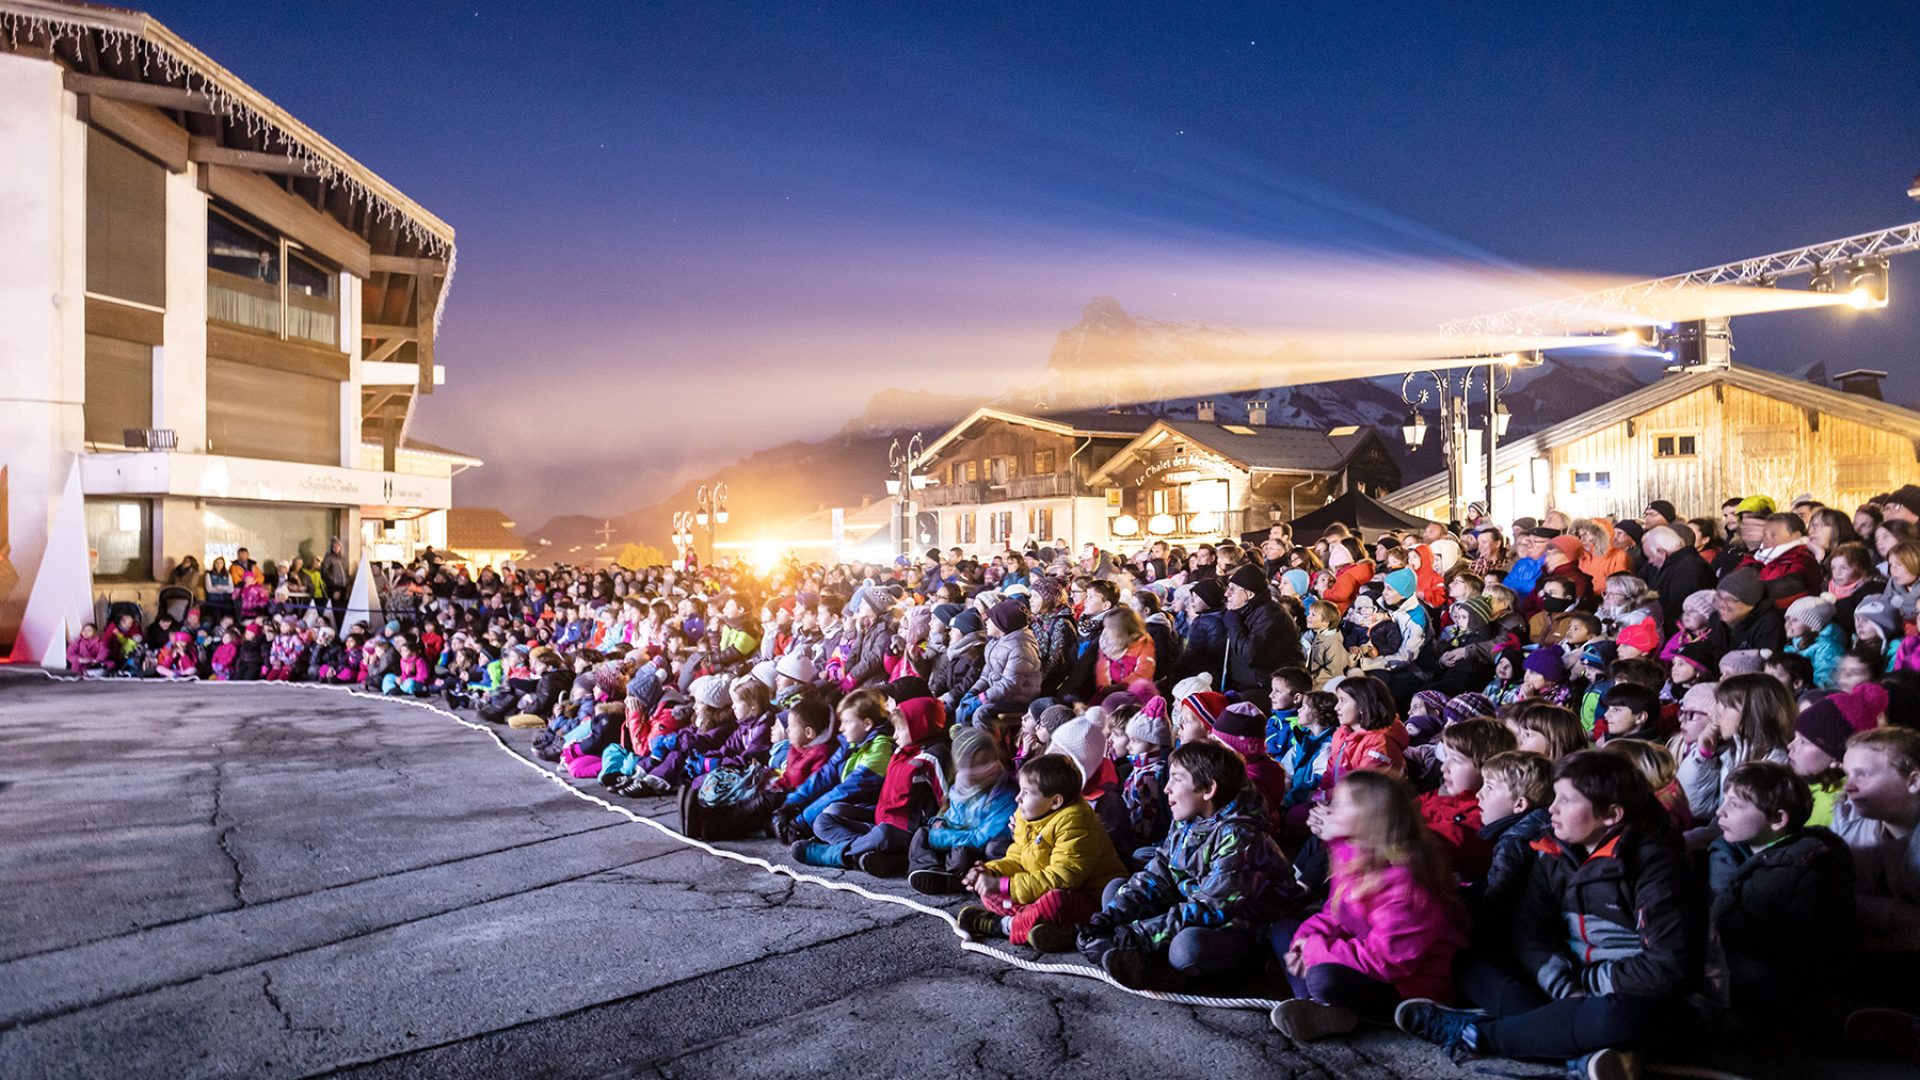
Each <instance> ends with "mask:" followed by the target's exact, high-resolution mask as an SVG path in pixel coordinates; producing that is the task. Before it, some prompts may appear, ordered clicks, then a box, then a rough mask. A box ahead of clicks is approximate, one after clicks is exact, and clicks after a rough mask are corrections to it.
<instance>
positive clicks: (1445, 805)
mask: <svg viewBox="0 0 1920 1080" xmlns="http://www.w3.org/2000/svg"><path fill="white" fill-rule="evenodd" d="M1516 747H1517V744H1516V742H1515V740H1514V737H1513V732H1511V731H1508V730H1507V728H1506V725H1504V724H1502V723H1501V722H1500V721H1498V720H1495V719H1493V718H1492V717H1487V716H1478V717H1474V718H1473V719H1471V720H1462V721H1460V722H1459V723H1457V724H1454V725H1453V726H1451V727H1448V728H1445V729H1443V730H1442V731H1441V732H1440V790H1438V791H1431V792H1428V793H1427V794H1425V795H1422V796H1420V798H1419V800H1418V807H1419V811H1420V819H1421V820H1422V821H1424V822H1426V825H1427V830H1428V831H1429V832H1431V833H1433V835H1434V837H1435V838H1436V839H1438V840H1439V841H1440V846H1441V849H1442V850H1443V851H1444V852H1445V853H1446V856H1447V864H1448V865H1449V866H1450V867H1452V869H1453V871H1454V873H1456V874H1458V875H1460V877H1461V878H1462V879H1463V880H1467V881H1473V880H1476V879H1478V878H1480V877H1482V876H1484V875H1485V874H1486V871H1487V862H1488V860H1489V859H1491V858H1492V857H1493V851H1492V849H1491V848H1490V847H1489V846H1488V845H1487V844H1486V843H1485V842H1484V841H1482V840H1481V839H1480V827H1481V826H1482V825H1483V824H1484V822H1483V821H1482V819H1481V816H1480V785H1481V783H1482V782H1483V780H1484V777H1483V775H1482V773H1481V769H1482V767H1484V766H1485V765H1486V763H1487V759H1488V758H1491V757H1493V756H1494V755H1495V754H1504V753H1507V752H1509V751H1512V750H1514V749H1516Z"/></svg>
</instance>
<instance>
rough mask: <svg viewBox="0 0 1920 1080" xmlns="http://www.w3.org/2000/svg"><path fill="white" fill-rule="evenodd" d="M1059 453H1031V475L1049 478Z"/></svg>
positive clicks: (1037, 451)
mask: <svg viewBox="0 0 1920 1080" xmlns="http://www.w3.org/2000/svg"><path fill="white" fill-rule="evenodd" d="M1059 459H1060V458H1059V453H1058V452H1057V451H1054V450H1035V451H1034V452H1033V475H1035V476H1051V475H1052V474H1053V470H1054V469H1055V468H1056V467H1057V463H1058V461H1059Z"/></svg>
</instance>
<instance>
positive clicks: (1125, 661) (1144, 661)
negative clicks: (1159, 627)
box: [1093, 636, 1158, 690]
mask: <svg viewBox="0 0 1920 1080" xmlns="http://www.w3.org/2000/svg"><path fill="white" fill-rule="evenodd" d="M1098 644H1099V643H1098V642H1095V647H1098ZM1154 653H1155V649H1154V644H1153V638H1152V637H1151V636H1148V637H1139V638H1135V639H1134V640H1133V641H1132V643H1130V644H1129V645H1128V646H1127V651H1125V652H1123V653H1121V654H1120V655H1119V656H1108V655H1107V654H1106V650H1104V649H1102V650H1101V652H1100V656H1099V659H1097V660H1095V661H1094V662H1093V688H1094V689H1095V690H1104V689H1106V688H1107V687H1109V686H1113V685H1116V684H1118V685H1119V686H1121V687H1122V688H1124V687H1126V686H1127V685H1128V684H1129V683H1132V682H1133V681H1134V680H1135V679H1145V680H1147V681H1148V682H1152V681H1153V675H1154V672H1155V671H1156V670H1158V667H1157V661H1156V660H1155V659H1154Z"/></svg>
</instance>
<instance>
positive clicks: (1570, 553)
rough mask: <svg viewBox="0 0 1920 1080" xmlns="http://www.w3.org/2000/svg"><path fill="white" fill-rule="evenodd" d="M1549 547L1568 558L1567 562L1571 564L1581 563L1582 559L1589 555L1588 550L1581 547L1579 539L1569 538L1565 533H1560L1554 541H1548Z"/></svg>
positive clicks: (1575, 537)
mask: <svg viewBox="0 0 1920 1080" xmlns="http://www.w3.org/2000/svg"><path fill="white" fill-rule="evenodd" d="M1547 546H1548V547H1551V548H1553V549H1554V550H1555V551H1558V552H1559V553H1560V554H1562V555H1564V556H1566V558H1567V561H1568V562H1570V563H1576V564H1577V563H1579V561H1580V559H1581V558H1582V557H1583V556H1585V555H1586V553H1587V552H1586V549H1585V548H1583V547H1581V546H1580V538H1579V537H1577V536H1568V535H1567V534H1565V533H1560V534H1558V535H1556V536H1555V537H1554V538H1553V539H1551V540H1549V541H1547Z"/></svg>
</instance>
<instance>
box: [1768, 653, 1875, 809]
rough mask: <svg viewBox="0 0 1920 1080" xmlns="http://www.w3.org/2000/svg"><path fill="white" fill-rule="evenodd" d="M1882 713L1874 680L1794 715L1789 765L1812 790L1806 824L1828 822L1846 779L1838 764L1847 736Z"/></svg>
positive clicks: (1872, 725)
mask: <svg viewBox="0 0 1920 1080" xmlns="http://www.w3.org/2000/svg"><path fill="white" fill-rule="evenodd" d="M1886 713H1887V692H1886V690H1884V689H1882V688H1881V687H1880V685H1879V684H1878V683H1861V684H1860V685H1859V686H1856V687H1854V688H1853V689H1852V690H1850V691H1848V692H1846V693H1844V694H1832V695H1829V696H1827V697H1824V698H1821V699H1820V700H1819V701H1816V702H1814V703H1813V704H1811V705H1809V706H1807V707H1806V708H1804V709H1802V710H1800V714H1799V715H1798V716H1796V717H1794V719H1793V741H1792V742H1790V743H1788V744H1787V764H1788V765H1790V766H1792V767H1793V771H1794V774H1795V775H1797V776H1799V777H1800V778H1801V779H1802V780H1805V781H1806V782H1807V785H1808V787H1809V788H1810V789H1811V790H1812V792H1813V810H1812V811H1811V812H1810V813H1809V814H1808V815H1807V824H1808V825H1818V826H1820V827H1821V828H1831V827H1832V825H1833V807H1834V804H1835V803H1837V802H1838V801H1839V800H1840V789H1841V787H1842V786H1843V785H1844V784H1845V783H1846V780H1847V774H1846V770H1844V769H1842V768H1841V767H1840V762H1841V759H1843V758H1845V757H1846V756H1847V740H1848V739H1850V738H1852V737H1853V735H1854V733H1855V732H1860V731H1871V730H1873V729H1874V728H1876V727H1879V726H1880V723H1881V721H1882V720H1884V719H1885V718H1886Z"/></svg>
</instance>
